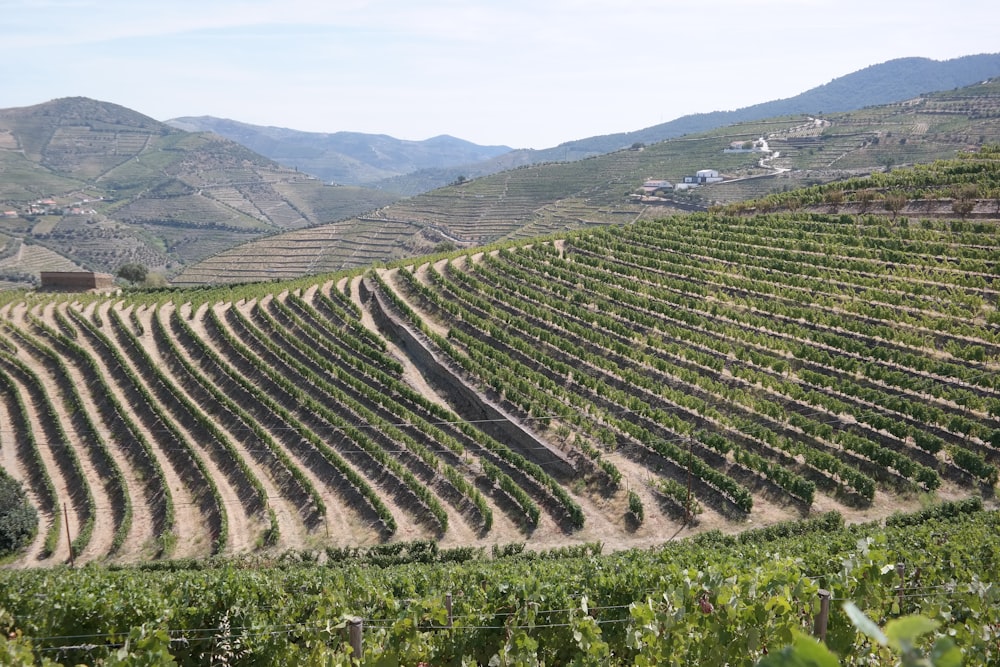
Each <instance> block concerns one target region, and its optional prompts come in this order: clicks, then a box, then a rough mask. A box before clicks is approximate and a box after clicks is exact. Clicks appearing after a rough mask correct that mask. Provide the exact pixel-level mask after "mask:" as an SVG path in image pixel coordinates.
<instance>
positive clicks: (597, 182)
mask: <svg viewBox="0 0 1000 667" xmlns="http://www.w3.org/2000/svg"><path fill="white" fill-rule="evenodd" d="M998 105H1000V82H998V81H990V82H986V83H982V84H978V85H976V86H971V87H968V88H962V89H958V90H952V91H947V92H941V93H934V94H929V95H926V96H923V97H920V98H916V99H912V100H908V101H905V102H900V103H896V104H890V105H884V106H879V107H871V108H868V109H863V110H860V111H853V112H846V113H835V114H823V115H817V116H815V117H813V116H795V117H782V118H773V119H769V120H764V121H754V122H748V123H742V124H737V125H732V126H730V127H726V128H723V129H720V130H715V131H713V132H709V133H705V134H698V135H691V136H686V137H680V138H678V139H672V140H669V141H665V142H661V143H657V144H654V145H650V146H645V147H641V149H640V148H639V147H636V149H635V150H621V151H617V152H614V153H610V154H607V155H601V156H598V157H593V158H588V159H586V160H578V161H575V162H568V163H549V164H541V165H534V166H531V167H523V168H519V169H513V170H510V171H506V172H503V173H499V174H494V175H492V176H488V177H484V178H477V179H473V180H470V181H467V182H464V183H462V184H460V185H453V186H449V187H445V188H440V189H438V190H434V191H432V192H428V193H425V194H422V195H419V196H417V197H413V198H410V199H406V200H403V201H400V202H397V203H395V204H392V205H391V206H387V207H384V208H382V209H380V210H379V211H378V212H377V213H374V214H367V215H365V216H364V217H362V218H358V219H355V220H353V221H344V222H341V223H338V224H337V225H331V226H320V227H317V228H315V229H310V230H308V231H307V232H294V233H292V234H290V235H280V236H275V237H269V238H267V239H262V240H260V241H256V242H253V243H248V244H246V245H243V246H240V247H238V248H234V249H232V250H229V251H226V252H223V253H220V254H218V255H216V256H213V257H210V258H208V259H206V260H205V261H203V262H200V263H198V264H197V265H195V266H194V267H192V268H189V269H188V270H186V271H184V272H182V273H181V274H180V275H179V276H178V278H177V284H181V285H192V284H199V283H216V282H233V281H242V280H249V279H257V280H265V279H269V278H270V277H272V276H275V275H278V276H293V275H307V274H309V273H310V272H313V271H314V270H315V267H316V266H322V267H323V268H324V269H327V270H338V269H347V268H352V267H356V266H359V265H360V263H359V262H358V261H357V260H356V255H358V256H361V257H363V258H364V259H365V260H370V261H390V260H393V259H396V258H399V257H401V256H405V255H406V254H407V253H409V254H410V255H413V254H418V253H419V252H421V251H423V252H431V251H432V250H433V249H434V248H435V246H437V245H438V244H441V243H449V244H453V245H458V246H473V245H477V244H485V243H491V242H495V241H498V240H510V239H527V238H532V237H535V236H539V235H545V234H560V233H564V232H566V231H568V230H574V229H580V228H585V227H595V226H604V225H609V224H616V223H625V222H631V221H633V220H635V219H637V218H646V219H653V218H656V217H660V216H662V215H664V211H665V210H666V211H671V210H678V208H681V209H683V210H691V209H692V208H694V209H697V208H702V209H704V208H706V207H708V206H711V205H717V204H730V203H734V202H742V201H746V200H752V199H759V198H762V197H765V196H767V195H770V194H775V193H783V192H788V191H794V190H796V189H798V188H800V187H802V186H807V185H816V184H821V183H828V182H833V181H838V180H841V179H845V178H850V177H854V176H858V175H859V174H868V173H872V172H880V171H884V170H886V169H894V168H896V167H899V166H901V165H912V164H918V163H928V162H932V161H934V160H937V159H942V158H951V157H954V156H956V155H957V154H959V153H962V152H965V151H967V150H969V149H970V148H976V147H979V146H983V145H988V144H994V143H998V142H1000V115H998V113H997V107H998ZM761 137H764V138H766V140H767V143H768V146H769V148H770V149H771V150H772V151H773V152H772V153H770V154H764V153H753V152H746V153H740V152H735V153H734V152H724V151H726V149H728V148H729V146H730V144H731V143H733V142H743V141H748V140H751V141H752V140H756V139H758V138H761ZM704 168H712V169H716V170H718V171H719V172H720V173H721V174H722V175H724V176H725V177H726V179H727V180H726V181H725V182H722V183H714V184H708V185H705V186H703V187H699V188H697V189H694V190H689V191H686V192H684V193H676V194H674V195H673V196H672V198H671V199H670V200H668V201H657V202H649V201H645V202H644V201H638V200H637V199H635V197H634V195H635V194H636V191H637V190H638V189H639V188H640V187H641V185H642V184H643V182H644V181H645V180H646V179H649V178H661V179H667V180H669V181H671V182H675V183H676V182H681V181H683V178H684V177H685V176H687V175H692V174H694V173H695V172H696V171H698V170H699V169H704ZM379 222H381V223H383V224H384V225H386V230H387V231H388V233H389V234H390V235H392V234H395V235H396V236H388V237H387V236H382V235H380V236H379V237H378V239H377V242H369V241H368V239H367V238H366V234H367V233H369V232H368V231H367V230H369V229H370V224H372V223H376V224H377V223H379ZM357 243H360V244H361V245H362V246H363V248H358V247H357V245H356V244H357ZM292 247H294V248H303V252H302V254H301V255H299V256H293V257H291V258H289V257H288V254H289V253H288V252H286V251H287V250H288V249H289V248H292ZM269 257H271V258H272V259H270V260H269V259H268V258H269ZM247 267H258V268H256V269H254V268H247Z"/></svg>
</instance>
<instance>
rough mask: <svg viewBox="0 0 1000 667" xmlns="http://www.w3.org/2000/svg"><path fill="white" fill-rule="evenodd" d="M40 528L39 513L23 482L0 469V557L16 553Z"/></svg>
mask: <svg viewBox="0 0 1000 667" xmlns="http://www.w3.org/2000/svg"><path fill="white" fill-rule="evenodd" d="M37 529H38V513H37V512H36V511H35V508H34V507H33V506H32V505H31V503H30V502H28V498H27V497H26V496H25V495H24V489H22V488H21V484H20V483H19V482H18V481H17V480H15V479H14V478H12V477H10V476H9V475H7V473H5V472H4V471H3V470H0V557H3V556H6V555H7V554H11V553H14V552H15V551H17V550H18V549H20V548H21V547H22V546H24V545H25V544H26V543H27V542H28V540H30V539H31V538H32V537H33V536H34V535H35V531H36V530H37Z"/></svg>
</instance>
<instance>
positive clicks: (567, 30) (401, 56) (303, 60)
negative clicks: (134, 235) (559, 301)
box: [0, 0, 1000, 148]
mask: <svg viewBox="0 0 1000 667" xmlns="http://www.w3.org/2000/svg"><path fill="white" fill-rule="evenodd" d="M998 27H1000V3H997V2H996V0H982V1H979V0H952V1H951V2H947V3H942V2H928V1H925V0H883V1H882V2H872V1H871V0H865V1H859V0H704V1H697V0H692V1H689V2H673V1H667V0H656V1H653V0H650V1H647V0H534V1H525V0H506V1H502V0H498V1H495V2H487V1H484V0H471V1H466V2H460V1H458V0H427V1H422V0H411V1H410V2H400V1H397V0H383V1H368V0H322V1H316V0H280V1H277V2H276V1H272V0H243V1H240V2H236V1H234V0H201V1H200V2H195V1H193V0H171V1H170V2H165V1H162V0H143V1H142V2H137V1H136V0H0V108H7V107H19V106H29V105H33V104H39V103H41V102H45V101H47V100H50V99H54V98H57V97H67V96H74V95H82V96H86V97H92V98H96V99H99V100H104V101H107V102H114V103H116V104H121V105H124V106H127V107H129V108H132V109H134V110H136V111H139V112H141V113H144V114H146V115H148V116H152V117H153V118H156V119H158V120H167V119H169V118H173V117H177V116H198V115H212V116H219V117H223V118H232V119H234V120H240V121H243V122H247V123H254V124H259V125H276V126H281V127H289V128H293V129H298V130H307V131H315V132H336V131H340V130H348V131H357V132H370V133H383V134H389V135H392V136H394V137H397V138H401V139H426V138H429V137H432V136H436V135H439V134H451V135H453V136H457V137H461V138H463V139H467V140H470V141H474V142H476V143H481V144H506V145H509V146H513V147H516V148H547V147H550V146H554V145H556V144H558V143H560V142H563V141H569V140H572V139H579V138H583V137H588V136H593V135H597V134H607V133H611V132H621V131H628V130H636V129H641V128H644V127H649V126H651V125H655V124H657V123H661V122H665V121H668V120H672V119H674V118H677V117H679V116H682V115H684V114H688V113H697V112H704V111H713V110H718V109H734V108H739V107H744V106H748V105H751V104H756V103H759V102H766V101H769V100H772V99H777V98H782V97H789V96H792V95H796V94H798V93H800V92H803V91H805V90H807V89H809V88H812V87H814V86H817V85H821V84H823V83H826V82H828V81H830V80H831V79H833V78H836V77H838V76H842V75H845V74H848V73H850V72H853V71H856V70H859V69H862V68H864V67H867V66H868V65H872V64H875V63H880V62H885V61H886V60H891V59H893V58H900V57H907V56H923V57H928V58H934V59H937V60H942V59H947V58H954V57H958V56H963V55H970V54H974V53H995V52H1000V36H998V35H1000V32H998Z"/></svg>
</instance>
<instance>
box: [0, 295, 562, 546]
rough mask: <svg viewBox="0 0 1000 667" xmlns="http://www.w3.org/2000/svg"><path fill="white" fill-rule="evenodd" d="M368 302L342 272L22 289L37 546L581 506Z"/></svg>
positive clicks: (20, 383) (337, 529)
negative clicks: (131, 291)
mask: <svg viewBox="0 0 1000 667" xmlns="http://www.w3.org/2000/svg"><path fill="white" fill-rule="evenodd" d="M359 281H360V279H359V278H356V279H354V282H355V283H358V282H359ZM340 289H348V290H350V289H351V287H350V284H349V283H348V282H347V281H346V279H345V280H344V281H342V282H341V286H340ZM363 314H364V311H362V309H361V307H360V306H359V305H358V303H357V302H356V300H352V299H351V298H350V297H347V296H345V295H344V294H343V293H342V292H341V291H339V289H337V288H335V287H334V286H333V284H332V282H330V281H327V282H324V283H317V284H314V285H311V286H310V287H308V288H307V289H305V290H304V291H302V290H300V291H298V292H296V293H288V292H284V293H282V294H279V295H271V294H268V295H266V296H264V297H263V298H261V299H259V300H258V299H254V300H250V301H246V300H239V301H237V302H235V303H234V302H232V301H228V302H217V301H214V302H207V303H204V304H202V305H200V306H192V305H191V304H185V305H177V304H174V303H172V302H169V301H164V302H162V303H140V302H135V303H129V302H126V301H118V302H110V301H106V300H100V299H94V300H85V301H84V302H79V301H77V302H72V303H70V302H66V301H62V300H58V299H55V300H52V301H49V302H45V301H43V302H42V303H33V304H31V305H29V304H28V303H25V302H20V303H12V304H8V305H7V306H5V307H4V320H3V328H2V331H0V335H2V338H0V342H2V345H3V350H2V352H0V382H2V383H3V387H4V405H3V411H4V414H5V415H6V417H7V419H6V420H5V423H6V424H8V425H7V426H6V427H5V428H4V429H3V430H2V431H0V451H2V453H3V459H0V460H3V461H4V467H5V469H7V470H8V471H9V472H10V473H11V474H12V475H13V476H14V477H15V478H17V479H19V480H20V481H22V483H23V484H24V486H25V489H26V491H27V492H28V495H29V498H30V499H31V501H32V502H33V504H35V505H36V507H37V508H38V510H39V511H40V513H41V516H42V519H43V521H42V526H43V529H42V530H40V531H39V534H38V536H37V538H36V539H35V542H34V543H33V544H32V545H30V546H29V548H28V550H27V552H26V554H25V555H24V556H23V561H24V562H25V564H32V565H34V564H41V563H51V562H60V561H65V560H67V559H69V558H70V557H71V556H75V558H76V559H77V560H84V561H86V560H102V559H105V558H109V557H113V558H116V559H125V560H132V559H137V558H149V557H192V556H199V555H209V554H212V553H235V552H246V551H250V550H254V549H258V548H267V547H272V546H274V547H278V548H301V549H305V548H315V547H318V546H320V545H323V544H326V545H339V546H344V547H347V546H356V545H359V544H366V543H373V542H378V541H381V540H385V539H390V538H393V537H394V536H397V535H398V536H401V537H406V538H414V537H432V538H437V539H442V540H445V541H454V542H457V543H463V544H465V543H469V542H476V541H481V542H483V543H484V544H485V543H489V542H493V541H497V540H502V539H513V538H518V537H521V538H523V537H524V536H526V535H528V534H531V533H532V532H534V531H546V530H548V531H552V532H553V533H555V534H558V535H564V534H565V532H564V531H563V530H562V529H561V528H560V526H562V525H563V522H564V521H565V520H566V517H567V516H568V514H567V513H568V512H574V514H573V516H575V517H576V522H577V523H578V524H579V523H582V520H581V517H582V512H581V510H580V509H579V506H578V505H577V504H576V503H575V501H573V500H572V499H571V498H570V497H569V495H568V494H567V492H566V491H565V490H564V489H563V487H562V485H561V484H560V483H559V482H557V481H556V480H554V479H553V478H552V477H551V476H550V475H549V474H548V473H546V472H545V471H544V470H542V469H541V468H540V467H539V466H538V465H535V464H532V463H531V462H530V461H529V460H528V459H526V458H525V457H524V456H522V455H521V454H518V453H517V452H515V451H513V450H511V449H510V448H509V447H508V446H506V445H505V444H503V443H502V442H500V441H499V440H497V439H495V438H493V437H492V436H490V435H488V434H487V433H486V432H484V431H482V430H480V429H478V428H476V427H475V426H474V425H473V424H470V423H468V422H467V421H464V420H462V419H461V418H460V417H459V416H458V415H457V414H456V413H455V412H453V411H452V410H451V409H450V408H449V407H448V406H447V403H446V402H445V401H443V400H442V399H440V398H436V399H435V398H434V397H433V396H430V397H429V396H426V395H424V394H422V393H420V392H419V391H417V390H415V389H414V388H413V387H411V386H409V385H407V384H406V383H405V382H404V380H403V373H404V366H403V364H402V363H401V362H400V360H398V359H397V358H396V357H394V356H393V354H392V353H390V351H389V347H388V344H387V343H386V341H385V340H383V339H382V338H381V337H380V336H379V335H378V334H377V333H375V332H374V331H373V330H372V329H370V328H367V327H366V325H365V324H362V320H361V318H362V315H363ZM366 317H367V316H366ZM404 358H405V357H404ZM66 535H70V536H72V540H73V544H72V554H71V552H70V547H69V545H68V544H67V543H66V542H65V536H66Z"/></svg>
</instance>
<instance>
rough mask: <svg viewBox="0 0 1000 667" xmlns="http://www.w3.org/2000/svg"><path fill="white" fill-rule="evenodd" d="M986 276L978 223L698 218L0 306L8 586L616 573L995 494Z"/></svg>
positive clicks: (994, 369) (997, 423)
mask: <svg viewBox="0 0 1000 667" xmlns="http://www.w3.org/2000/svg"><path fill="white" fill-rule="evenodd" d="M998 275H1000V236H998V223H997V221H996V220H978V221H976V222H975V223H970V222H966V221H962V220H960V219H954V220H949V219H934V220H930V219H928V220H922V221H909V220H904V219H902V218H899V219H896V220H895V221H893V220H892V219H891V218H889V217H878V216H853V215H829V214H816V213H796V214H781V215H769V216H756V217H749V218H748V217H738V216H723V215H709V214H697V215H690V216H678V217H671V218H667V219H661V220H657V221H645V220H642V221H638V222H636V223H634V224H630V225H614V226H606V227H602V228H599V229H594V230H583V231H580V232H577V233H573V234H569V235H565V236H563V237H561V238H558V239H555V240H552V239H550V240H547V241H544V242H539V241H535V242H531V243H527V242H525V243H511V244H507V245H506V246H504V247H502V248H500V247H497V248H493V249H488V250H487V251H485V252H480V251H467V252H461V253H454V254H452V255H451V256H448V257H445V258H443V259H434V260H433V261H428V260H421V261H416V262H411V263H401V264H399V265H398V266H395V267H391V268H379V269H371V270H368V271H367V272H366V273H365V274H364V275H362V274H359V273H355V274H351V275H342V276H333V277H330V276H327V277H322V278H310V279H304V280H300V281H298V282H291V283H286V284H280V285H275V284H272V283H263V284H258V285H246V286H241V287H234V288H231V289H217V290H191V291H180V292H170V293H165V294H164V295H163V296H162V298H160V299H159V300H156V299H157V297H156V295H152V296H150V295H141V294H137V295H134V296H127V297H120V298H115V299H112V300H108V299H105V298H102V297H96V296H90V297H77V298H72V297H71V298H60V297H57V296H47V297H43V296H37V295H36V296H31V297H30V298H23V299H21V298H17V299H9V300H8V302H7V303H6V304H5V305H3V306H2V308H0V383H2V385H3V387H4V391H3V401H2V404H0V411H2V413H3V417H4V424H6V426H5V427H4V428H3V429H0V461H2V462H3V465H4V468H5V469H6V470H8V471H9V472H10V473H11V474H12V475H13V476H14V477H16V478H17V479H19V480H21V481H22V482H23V483H24V485H25V487H26V489H27V491H28V493H29V496H30V498H31V500H32V502H33V503H34V504H35V505H36V506H37V507H38V509H39V511H40V514H41V516H42V518H43V521H42V527H41V529H40V531H39V534H38V536H37V537H36V539H35V541H34V542H33V543H32V544H31V545H30V546H29V548H28V550H27V552H26V553H25V554H24V555H23V556H22V557H21V559H20V562H21V563H23V564H31V565H35V564H51V563H57V562H62V561H64V560H66V559H67V558H68V557H69V546H68V544H66V541H65V530H66V528H68V529H69V533H70V535H71V536H72V539H73V541H74V544H73V547H74V553H75V554H76V555H77V556H78V557H79V558H80V559H82V560H85V561H86V560H102V559H107V558H111V559H115V560H137V559H146V558H157V557H168V556H202V555H208V554H211V553H233V552H245V551H250V550H255V549H266V548H275V549H284V548H297V549H311V548H317V547H320V546H322V545H336V546H348V545H365V544H374V543H378V542H381V541H385V540H399V539H405V540H410V539H415V538H431V539H436V540H439V541H441V542H442V543H444V544H448V545H488V544H492V543H497V542H511V541H524V540H526V541H528V542H529V543H531V544H533V545H539V546H551V545H561V544H566V543H572V542H582V541H593V540H600V541H603V542H605V543H608V544H610V545H614V546H622V545H643V544H652V543H657V542H660V541H662V540H664V539H667V538H669V537H670V536H671V535H673V534H677V533H679V532H684V531H688V530H703V529H706V528H722V529H724V530H727V531H735V530H739V529H741V528H742V527H744V526H746V525H747V524H748V522H753V523H755V524H759V523H769V522H772V521H775V520H784V519H790V518H797V517H802V516H808V515H811V514H813V513H815V512H820V511H826V510H829V509H837V510H839V511H841V512H843V513H844V514H845V515H846V516H847V517H848V518H855V517H862V516H872V515H881V514H885V513H886V512H889V511H892V510H893V509H896V508H900V507H905V506H911V505H914V504H916V503H917V499H918V498H919V497H920V496H921V495H922V494H930V495H933V496H940V497H944V498H954V497H964V496H967V495H969V494H977V493H983V494H991V493H992V492H993V490H994V487H995V485H996V483H997V465H998V464H1000V386H998V381H997V378H998V377H1000V373H998V371H1000V313H998V310H997V296H998V290H997V287H996V279H997V276H998ZM64 508H65V509H64ZM64 517H65V520H66V521H68V526H66V525H63V523H62V522H63V520H64Z"/></svg>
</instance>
